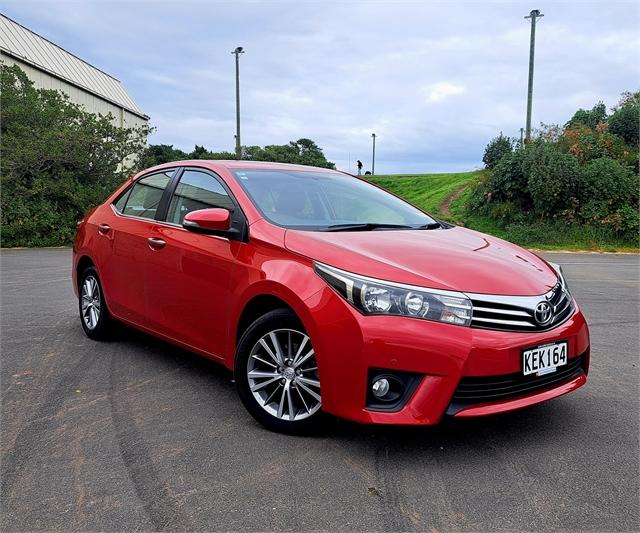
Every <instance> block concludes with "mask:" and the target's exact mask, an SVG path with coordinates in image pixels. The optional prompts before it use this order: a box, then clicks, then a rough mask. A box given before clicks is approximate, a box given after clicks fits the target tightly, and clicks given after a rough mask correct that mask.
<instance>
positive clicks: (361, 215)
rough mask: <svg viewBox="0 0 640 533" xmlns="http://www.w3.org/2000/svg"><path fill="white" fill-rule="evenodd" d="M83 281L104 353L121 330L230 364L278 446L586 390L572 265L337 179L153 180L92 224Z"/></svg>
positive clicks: (263, 170) (211, 173)
mask: <svg viewBox="0 0 640 533" xmlns="http://www.w3.org/2000/svg"><path fill="white" fill-rule="evenodd" d="M72 272H73V285H74V288H75V291H76V294H77V295H78V300H79V313H80V320H81V324H82V327H83V328H84V331H85V333H86V334H87V335H88V336H89V337H90V338H92V339H103V338H105V337H106V336H108V335H109V334H110V333H111V334H112V332H113V330H112V329H110V328H109V326H110V324H111V323H112V322H113V321H120V322H124V323H126V324H129V325H131V326H134V327H136V328H139V329H141V330H143V331H145V332H148V333H150V334H152V335H156V336H158V337H161V338H162V339H165V340H167V341H169V342H171V343H174V344H177V345H179V346H182V347H183V348H186V349H188V350H191V351H193V352H196V353H198V354H201V355H203V356H205V357H208V358H210V359H213V360H215V361H218V362H220V363H222V364H224V365H226V366H227V367H228V368H229V369H231V370H233V372H234V375H235V381H236V384H237V389H238V393H239V396H240V399H241V400H242V403H243V404H244V406H245V407H246V408H247V410H248V411H249V413H251V415H253V417H255V418H256V419H257V420H258V421H259V422H261V423H262V424H264V425H265V426H266V427H268V428H270V429H273V430H277V431H283V432H289V433H297V432H303V431H307V430H309V429H310V428H311V427H313V426H314V425H316V424H317V423H318V421H319V419H320V418H321V417H322V416H323V413H330V414H333V415H337V416H339V417H343V418H346V419H350V420H353V421H356V422H361V423H380V424H424V425H428V424H436V423H438V422H439V421H440V420H441V419H442V418H443V417H445V416H450V417H472V416H480V415H491V414H495V413H500V412H505V411H510V410H513V409H520V408H523V407H527V406H530V405H533V404H537V403H539V402H542V401H545V400H549V399H551V398H555V397H558V396H561V395H563V394H566V393H568V392H570V391H573V390H575V389H577V388H578V387H580V386H581V385H583V384H584V383H585V382H586V379H587V372H588V368H589V355H590V354H589V331H588V327H587V324H586V322H585V319H584V316H583V315H582V313H581V312H580V309H579V308H578V305H577V304H576V302H575V300H574V299H573V297H572V296H571V293H570V292H569V288H568V286H567V283H566V280H565V279H564V277H563V275H562V272H561V270H560V268H559V266H558V265H555V264H552V263H548V262H547V261H545V260H544V259H542V258H540V257H538V256H537V255H535V254H533V253H531V252H529V251H527V250H523V249H522V248H519V247H517V246H514V245H512V244H510V243H508V242H505V241H503V240H500V239H497V238H495V237H491V236H489V235H484V234H482V233H478V232H476V231H472V230H469V229H466V228H462V227H457V226H453V225H450V224H447V223H445V222H443V221H440V220H437V219H436V218H434V217H433V216H430V215H429V214H427V213H425V212H423V211H421V210H420V209H418V208H416V207H414V206H413V205H411V204H409V203H407V202H405V201H404V200H402V199H400V198H398V197H396V196H394V195H392V194H391V193H389V192H387V191H385V190H383V189H381V188H379V187H377V186H375V185H373V184H371V183H369V182H367V181H365V180H361V179H359V178H356V177H353V176H350V175H347V174H344V173H341V172H337V171H331V170H327V169H321V168H313V167H305V166H296V165H284V164H275V163H255V162H247V161H233V162H229V161H201V160H199V161H180V162H176V163H169V164H164V165H160V166H157V167H154V168H151V169H149V170H146V171H143V172H141V173H139V174H138V175H136V176H134V177H133V178H132V179H130V180H128V181H127V182H126V183H124V184H123V185H122V186H121V187H120V188H119V189H118V190H117V191H115V192H114V193H113V194H112V195H111V196H110V197H109V198H108V199H107V200H106V201H105V202H104V203H103V204H102V205H99V206H98V207H96V208H94V209H93V210H92V211H90V212H89V213H88V214H87V215H86V216H85V217H84V219H83V220H82V221H81V222H80V223H79V225H78V232H77V235H76V239H75V242H74V247H73V269H72Z"/></svg>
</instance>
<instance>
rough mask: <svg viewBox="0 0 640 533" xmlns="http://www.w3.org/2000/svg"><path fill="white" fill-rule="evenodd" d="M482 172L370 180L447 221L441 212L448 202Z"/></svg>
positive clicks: (401, 176)
mask: <svg viewBox="0 0 640 533" xmlns="http://www.w3.org/2000/svg"><path fill="white" fill-rule="evenodd" d="M481 172H482V171H475V172H462V173H459V174H417V175H409V174H406V175H404V174H399V175H397V176H373V177H371V178H370V180H371V181H372V182H374V183H376V184H377V185H380V186H381V187H384V188H385V189H388V190H389V191H391V192H393V193H394V194H397V195H398V196H402V197H403V198H405V199H407V200H408V201H409V202H411V203H412V204H415V205H417V206H418V207H420V208H422V209H424V210H425V211H428V212H429V213H433V214H434V215H436V216H439V217H441V218H443V219H445V220H449V219H450V216H449V214H448V213H447V212H446V209H445V213H442V212H441V207H446V203H445V202H446V200H448V199H449V198H451V197H452V196H453V195H454V194H455V193H456V192H459V191H461V190H462V189H464V188H465V187H466V186H467V185H469V183H470V182H471V181H472V180H473V179H477V178H478V177H479V176H480V175H481Z"/></svg>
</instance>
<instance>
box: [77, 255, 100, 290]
mask: <svg viewBox="0 0 640 533" xmlns="http://www.w3.org/2000/svg"><path fill="white" fill-rule="evenodd" d="M89 267H93V268H96V264H95V263H94V261H93V259H91V257H89V256H88V255H86V254H83V255H81V256H80V258H79V259H78V262H77V263H76V287H77V286H78V285H79V283H80V275H81V274H82V273H83V272H84V271H85V270H86V269H87V268H89Z"/></svg>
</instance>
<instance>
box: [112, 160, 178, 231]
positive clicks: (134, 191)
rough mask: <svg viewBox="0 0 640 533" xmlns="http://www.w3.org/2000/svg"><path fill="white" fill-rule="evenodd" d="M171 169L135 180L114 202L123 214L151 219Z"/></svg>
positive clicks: (169, 178) (167, 182) (168, 179)
mask: <svg viewBox="0 0 640 533" xmlns="http://www.w3.org/2000/svg"><path fill="white" fill-rule="evenodd" d="M172 173H173V170H170V171H167V172H160V173H158V174H152V175H151V176H146V177H144V178H142V179H140V180H138V181H136V182H135V183H134V184H133V186H132V187H131V188H130V189H129V190H128V191H127V192H125V193H124V194H123V195H122V196H121V197H120V198H119V199H118V200H117V201H116V202H115V204H114V206H115V208H116V209H117V210H118V211H119V212H121V213H122V214H123V215H131V216H135V217H140V218H148V219H151V220H153V219H154V218H155V216H156V212H157V210H158V206H159V205H160V200H162V194H163V193H164V190H165V188H166V187H167V185H169V182H170V181H171V175H172Z"/></svg>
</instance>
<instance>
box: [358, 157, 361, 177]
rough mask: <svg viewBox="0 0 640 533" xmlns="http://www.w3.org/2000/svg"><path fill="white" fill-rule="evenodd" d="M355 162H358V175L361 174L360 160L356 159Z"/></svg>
mask: <svg viewBox="0 0 640 533" xmlns="http://www.w3.org/2000/svg"><path fill="white" fill-rule="evenodd" d="M357 163H358V176H360V174H362V161H360V160H359V159H358V161H357Z"/></svg>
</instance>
